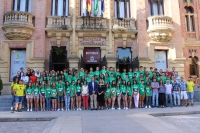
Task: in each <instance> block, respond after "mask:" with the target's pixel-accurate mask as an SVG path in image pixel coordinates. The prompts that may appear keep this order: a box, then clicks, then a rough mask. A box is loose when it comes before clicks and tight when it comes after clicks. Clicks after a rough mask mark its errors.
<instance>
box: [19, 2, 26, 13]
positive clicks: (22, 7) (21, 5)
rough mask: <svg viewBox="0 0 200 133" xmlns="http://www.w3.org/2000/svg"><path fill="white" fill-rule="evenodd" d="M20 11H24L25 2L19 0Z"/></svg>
mask: <svg viewBox="0 0 200 133" xmlns="http://www.w3.org/2000/svg"><path fill="white" fill-rule="evenodd" d="M20 11H23V12H25V11H26V0H20Z"/></svg>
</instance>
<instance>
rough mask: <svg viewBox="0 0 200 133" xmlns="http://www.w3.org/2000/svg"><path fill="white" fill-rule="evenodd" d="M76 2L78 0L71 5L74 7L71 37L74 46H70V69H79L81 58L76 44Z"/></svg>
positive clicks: (73, 0) (75, 0) (74, 0)
mask: <svg viewBox="0 0 200 133" xmlns="http://www.w3.org/2000/svg"><path fill="white" fill-rule="evenodd" d="M76 2H77V0H72V3H71V6H72V9H73V12H72V35H71V37H70V43H71V44H70V46H72V48H70V55H69V58H68V61H69V69H72V68H75V69H78V63H79V58H78V56H77V50H76V45H77V41H76V17H77V16H76V10H77V9H76Z"/></svg>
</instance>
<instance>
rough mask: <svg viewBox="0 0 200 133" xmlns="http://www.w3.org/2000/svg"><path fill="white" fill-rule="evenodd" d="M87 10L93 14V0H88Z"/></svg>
mask: <svg viewBox="0 0 200 133" xmlns="http://www.w3.org/2000/svg"><path fill="white" fill-rule="evenodd" d="M87 4H88V5H87V9H88V12H89V14H92V0H88V1H87Z"/></svg>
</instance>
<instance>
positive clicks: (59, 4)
mask: <svg viewBox="0 0 200 133" xmlns="http://www.w3.org/2000/svg"><path fill="white" fill-rule="evenodd" d="M63 5H64V3H63V0H58V14H57V16H63V7H64V6H63Z"/></svg>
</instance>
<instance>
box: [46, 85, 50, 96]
mask: <svg viewBox="0 0 200 133" xmlns="http://www.w3.org/2000/svg"><path fill="white" fill-rule="evenodd" d="M45 95H46V98H50V97H51V87H50V86H47V87H46V94H45Z"/></svg>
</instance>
